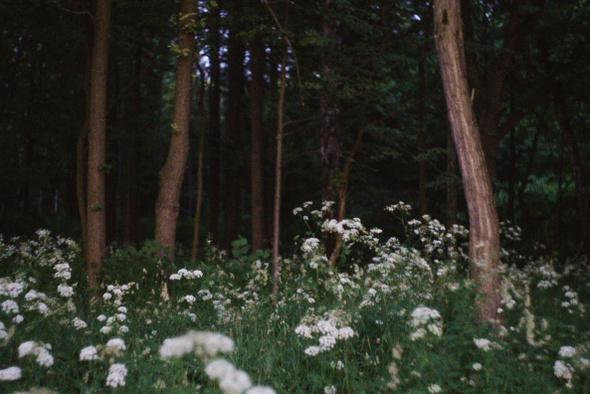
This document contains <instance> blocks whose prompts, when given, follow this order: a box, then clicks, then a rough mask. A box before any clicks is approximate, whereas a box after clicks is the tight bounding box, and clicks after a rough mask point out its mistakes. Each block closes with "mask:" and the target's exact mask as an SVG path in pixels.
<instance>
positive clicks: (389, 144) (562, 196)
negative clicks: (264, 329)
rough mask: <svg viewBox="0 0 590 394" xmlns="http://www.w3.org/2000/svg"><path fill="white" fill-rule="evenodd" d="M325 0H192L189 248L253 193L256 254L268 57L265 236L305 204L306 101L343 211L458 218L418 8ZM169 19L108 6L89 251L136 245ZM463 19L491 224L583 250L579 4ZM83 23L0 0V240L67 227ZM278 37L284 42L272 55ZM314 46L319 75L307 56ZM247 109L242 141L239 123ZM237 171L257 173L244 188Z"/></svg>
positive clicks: (73, 5)
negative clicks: (389, 209) (279, 152)
mask: <svg viewBox="0 0 590 394" xmlns="http://www.w3.org/2000/svg"><path fill="white" fill-rule="evenodd" d="M327 3H330V2H325V1H317V2H316V1H294V2H281V1H278V2H272V3H270V7H271V8H270V9H269V7H268V6H267V5H266V4H265V3H264V2H260V1H254V0H232V1H227V2H214V1H199V2H198V4H199V12H198V15H197V18H196V20H197V21H198V23H197V26H198V31H197V32H196V34H195V37H196V52H195V53H196V55H195V59H194V63H195V68H194V73H195V74H194V78H193V93H192V94H193V96H194V97H193V101H192V102H193V104H192V105H193V111H192V121H191V127H190V130H191V133H190V145H191V150H190V153H189V158H188V163H187V168H186V172H185V177H184V182H183V187H182V195H181V200H180V207H181V210H180V216H179V223H178V232H177V241H178V242H180V243H182V244H185V245H186V246H190V244H191V242H192V237H193V233H192V232H193V226H194V215H195V204H196V198H197V191H198V187H197V166H198V158H199V152H198V150H197V147H198V138H199V132H200V131H201V130H203V131H204V132H205V143H204V149H203V152H202V155H203V156H202V158H203V164H204V167H203V180H204V182H203V186H202V189H201V190H202V193H203V208H202V214H201V226H200V233H201V234H200V235H201V239H203V240H204V239H211V240H212V241H213V242H214V243H216V244H219V245H220V246H222V247H228V245H229V244H230V242H231V241H233V240H234V239H235V238H236V237H237V236H238V235H242V236H244V237H246V238H248V239H250V238H251V237H252V236H253V234H252V231H253V230H252V228H253V227H252V225H251V218H252V203H251V201H252V199H251V195H252V193H253V192H254V190H253V189H254V188H256V192H258V193H262V196H263V201H264V218H265V219H264V225H263V226H259V227H257V230H255V231H261V232H262V233H261V234H258V235H259V236H260V237H261V238H262V239H263V240H265V241H264V242H265V243H264V246H265V247H269V246H270V239H271V229H272V208H273V198H274V195H273V193H274V171H275V155H276V151H275V146H276V142H275V140H276V123H277V100H278V97H279V84H280V71H281V62H282V53H283V51H285V50H286V51H287V53H288V55H289V56H288V57H287V59H288V63H287V66H286V77H287V85H286V100H285V105H284V116H285V118H284V127H285V128H284V133H285V138H284V151H283V178H282V187H283V195H282V198H283V201H282V204H281V206H282V213H281V229H282V233H281V236H282V237H283V239H284V240H285V241H286V240H287V239H290V237H292V236H293V234H295V233H296V232H297V231H298V230H299V229H298V228H297V226H298V222H296V220H295V218H294V216H293V214H292V210H293V209H294V208H295V207H297V206H300V205H301V204H302V203H303V202H304V201H309V200H315V201H319V200H321V199H322V182H321V178H322V177H321V166H322V164H321V157H322V156H321V152H320V150H321V147H322V146H323V145H322V141H321V134H320V129H321V127H322V124H321V123H322V111H321V110H320V109H321V108H322V100H325V99H326V98H327V99H329V101H330V102H333V103H337V108H338V123H337V124H338V126H337V127H338V128H339V132H340V133H341V135H342V150H341V162H342V164H344V163H346V162H349V163H350V172H349V173H347V172H346V171H343V170H342V168H343V166H342V165H341V168H340V173H339V174H341V176H342V182H344V183H346V185H347V188H346V193H347V197H346V210H347V215H348V216H359V217H362V218H363V220H364V222H365V223H366V224H367V225H369V226H373V225H374V226H379V227H381V228H387V229H390V230H394V231H395V230H396V229H395V226H396V225H397V224H395V223H393V222H392V221H391V217H390V216H387V215H385V214H384V213H383V207H385V206H386V205H390V204H393V203H396V202H398V201H400V200H401V201H404V202H406V203H409V204H411V205H412V206H413V207H414V211H415V213H416V214H429V215H430V216H431V217H433V218H438V219H439V220H440V221H441V222H443V223H446V224H452V223H455V222H458V223H463V224H465V223H467V213H466V206H465V201H464V198H463V197H462V196H463V192H462V190H461V187H462V186H461V177H460V174H459V170H458V167H457V165H456V160H455V153H454V149H453V145H452V142H451V140H450V139H449V125H448V120H447V112H446V107H445V101H444V96H443V91H442V83H441V79H440V74H439V66H438V63H437V58H436V51H435V48H434V38H433V31H432V30H433V22H432V5H431V3H430V2H428V1H418V0H417V1H396V2H393V1H378V0H374V1H367V0H348V1H344V0H339V1H333V2H332V3H333V4H332V5H331V6H330V7H327V6H326V4H327ZM179 10H180V5H179V3H177V2H175V1H161V0H115V1H114V2H113V13H112V25H111V30H110V53H109V69H108V76H109V77H108V104H107V110H108V112H107V140H106V152H107V160H106V163H105V165H104V171H105V174H106V184H105V191H106V203H105V211H106V218H107V243H108V244H111V243H113V242H117V243H118V244H121V245H122V244H130V245H137V244H138V243H140V242H141V241H142V240H145V239H150V238H154V222H155V219H154V209H155V203H156V198H157V196H158V172H159V171H160V169H161V168H162V166H163V164H164V161H165V159H166V155H167V152H168V149H167V148H168V144H169V141H170V133H172V132H174V130H173V128H171V127H170V125H171V122H172V120H171V119H172V108H173V99H174V81H175V79H174V75H175V74H174V65H175V59H176V56H177V53H175V48H177V46H176V42H177V36H178V29H177V23H176V22H175V15H178V12H179ZM271 11H272V12H271ZM463 11H464V14H463V18H464V23H465V26H466V29H465V41H466V57H467V66H468V72H469V75H468V77H469V83H470V87H471V88H472V99H473V105H474V109H475V111H476V115H477V118H478V123H479V126H480V131H481V133H482V143H483V145H484V151H485V153H486V158H487V159H488V170H489V171H490V173H491V175H492V179H493V181H492V182H493V187H494V193H495V198H496V203H497V207H498V212H499V216H500V220H502V221H510V222H511V223H515V224H516V225H518V226H520V227H521V228H522V230H523V231H522V238H523V242H524V244H523V248H522V250H523V251H526V250H529V251H530V250H532V249H533V247H534V245H535V244H537V243H541V244H543V245H544V246H545V249H544V252H543V253H549V254H559V255H561V256H574V255H578V254H582V253H584V251H586V253H587V254H588V250H589V248H590V240H589V239H588V237H589V235H588V232H589V229H588V224H589V222H588V217H589V204H588V195H587V194H588V177H587V176H588V170H587V169H588V163H590V149H588V147H589V144H590V132H589V131H590V119H589V113H590V110H589V107H588V105H589V102H590V95H589V94H588V92H589V91H590V66H589V64H590V42H589V41H588V37H590V7H589V5H588V4H587V2H585V1H579V0H578V1H574V0H565V1H539V0H530V1H516V0H515V1H469V2H468V1H466V2H464V3H463ZM92 14H93V5H92V2H90V1H78V0H76V1H73V0H17V1H11V0H2V2H0V34H1V35H0V136H1V137H2V140H1V142H0V233H1V234H3V235H4V236H5V237H11V236H15V235H31V234H32V233H33V232H34V231H35V230H36V229H38V228H47V229H50V230H51V231H53V232H55V233H58V234H61V235H67V236H73V237H77V238H79V237H80V236H81V235H82V230H81V225H80V219H79V209H78V199H77V192H78V190H79V188H80V187H81V188H83V187H84V182H80V181H77V175H76V174H77V172H78V171H79V170H80V166H81V165H84V164H83V163H84V161H83V160H82V161H81V160H80V157H82V158H83V157H84V143H83V141H82V143H81V142H80V140H81V138H80V136H81V133H82V130H83V129H84V124H85V120H86V107H87V99H88V97H87V96H88V89H87V84H88V78H89V58H90V53H91V49H92V35H93V28H92V24H93V17H92ZM273 15H274V17H273ZM275 18H276V19H275ZM326 21H331V23H330V24H328V26H335V29H337V31H338V36H337V39H338V45H334V42H333V41H334V37H330V35H329V34H328V35H327V34H325V28H326V26H327V24H326ZM285 37H288V38H289V42H290V43H291V47H287V49H285V48H286V45H285V40H284V38H285ZM253 53H258V56H256V55H255V56H253ZM326 54H329V59H330V64H329V67H326V64H325V62H324V61H323V60H322V59H325V55H326ZM254 58H255V59H257V60H256V61H254V60H253V59H254ZM257 76H261V77H262V78H261V79H260V80H259V81H260V83H257V82H256V78H259V77H257ZM232 81H233V82H232ZM230 85H231V86H230ZM260 88H261V89H262V101H261V106H259V107H258V108H260V109H261V111H255V110H254V109H255V108H256V107H257V104H256V97H257V95H256V94H253V92H255V91H259V90H256V89H260ZM230 101H231V102H233V103H237V105H236V104H231V105H230ZM258 113H260V122H261V123H260V124H261V125H262V127H261V130H262V132H261V133H253V130H252V128H253V127H255V126H253V124H254V123H253V118H252V117H253V116H254V115H253V114H258ZM256 116H257V115H256ZM253 136H255V137H253ZM253 145H256V146H260V147H261V149H262V155H261V159H260V161H257V162H253V160H252V146H253ZM254 165H258V166H260V167H261V168H262V174H263V177H262V179H261V180H260V181H259V182H258V183H257V184H256V185H253V184H252V182H251V166H254ZM398 230H399V229H398ZM285 245H286V246H288V245H289V244H288V243H286V244H285Z"/></svg>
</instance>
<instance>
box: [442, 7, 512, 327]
mask: <svg viewBox="0 0 590 394" xmlns="http://www.w3.org/2000/svg"><path fill="white" fill-rule="evenodd" d="M459 3H460V0H436V1H435V2H434V27H435V41H436V49H437V53H438V57H439V62H440V70H441V75H442V80H443V87H444V92H445V98H446V102H447V109H448V116H449V122H450V124H451V129H452V132H453V138H454V141H455V147H456V149H457V155H458V159H459V165H460V167H461V174H462V176H463V184H464V188H465V198H466V200H467V208H468V212H469V227H470V233H469V234H470V235H469V237H470V238H469V263H470V272H471V277H472V279H473V280H474V282H475V283H476V285H478V287H479V289H480V291H481V293H482V297H481V298H480V299H478V301H477V314H478V320H480V321H485V322H488V321H492V322H493V323H494V324H495V325H498V324H499V321H500V317H501V316H500V306H501V297H500V271H499V269H498V268H499V259H500V242H499V225H498V214H497V211H496V206H495V203H494V196H493V193H492V186H491V182H490V176H489V174H488V169H487V167H486V160H485V156H484V152H483V148H482V143H481V137H480V135H479V130H478V127H477V122H476V119H475V114H474V112H473V108H472V106H471V100H470V96H469V88H468V85H467V72H466V66H465V53H464V48H463V26H462V21H461V12H460V4H459Z"/></svg>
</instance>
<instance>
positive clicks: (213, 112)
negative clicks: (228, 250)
mask: <svg viewBox="0 0 590 394" xmlns="http://www.w3.org/2000/svg"><path fill="white" fill-rule="evenodd" d="M219 18H220V16H219V7H215V8H214V9H213V11H212V15H211V19H212V21H213V24H212V26H211V52H210V53H209V59H210V61H211V68H210V70H211V71H210V74H211V87H210V88H209V138H210V140H209V152H210V156H209V159H208V162H209V165H210V171H209V228H210V232H211V237H212V238H213V241H218V240H219V227H218V223H219V201H220V200H219V189H220V182H221V177H220V174H221V170H220V161H219V158H220V154H221V135H220V133H219V130H220V124H219V121H220V120H219V114H220V101H219V100H220V86H221V81H220V77H221V69H220V66H221V61H220V59H219V56H220V55H219V47H220V45H221V43H220V42H221V34H220V33H219Z"/></svg>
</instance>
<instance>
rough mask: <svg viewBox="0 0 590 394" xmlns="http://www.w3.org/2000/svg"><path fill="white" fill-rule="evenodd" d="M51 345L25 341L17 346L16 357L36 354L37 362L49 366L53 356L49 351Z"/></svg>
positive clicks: (51, 363)
mask: <svg viewBox="0 0 590 394" xmlns="http://www.w3.org/2000/svg"><path fill="white" fill-rule="evenodd" d="M50 350H51V345H50V344H48V343H45V344H38V343H37V342H33V341H27V342H23V343H21V344H20V346H19V347H18V357H19V358H22V357H25V356H29V355H30V356H37V363H38V364H39V365H42V366H44V367H51V366H52V365H53V356H52V355H51V353H49V351H50Z"/></svg>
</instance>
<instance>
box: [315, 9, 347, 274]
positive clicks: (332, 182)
mask: <svg viewBox="0 0 590 394" xmlns="http://www.w3.org/2000/svg"><path fill="white" fill-rule="evenodd" d="M331 3H332V0H325V1H324V6H325V7H326V9H327V8H329V7H331ZM322 37H323V38H324V39H325V40H328V41H329V42H330V45H331V46H332V47H333V49H332V50H326V51H324V52H323V54H322V61H321V62H322V65H321V70H322V78H326V79H327V80H330V79H331V74H332V73H334V59H333V58H332V57H333V53H334V52H336V51H337V50H338V48H339V47H340V45H341V41H342V40H341V37H340V34H339V32H338V31H337V21H333V20H327V19H326V20H325V21H324V27H323V32H322ZM327 90H329V91H335V90H336V87H335V86H332V87H330V88H329V89H328V88H327ZM339 112H340V108H339V106H338V104H337V103H336V102H335V98H334V97H330V96H328V95H323V96H322V97H320V121H321V124H320V139H321V142H320V144H321V146H320V166H321V169H320V172H321V181H322V201H323V202H327V201H333V202H334V203H335V206H334V207H333V209H332V212H331V213H329V214H328V215H327V216H326V217H324V219H333V218H334V217H335V216H334V213H337V212H339V211H340V210H341V207H340V205H341V204H342V203H343V201H340V199H339V197H340V195H341V194H340V192H339V189H340V188H341V187H342V186H343V185H342V179H341V177H342V144H343V136H342V125H341V124H340V117H339ZM323 241H324V246H325V248H326V254H327V255H328V256H330V260H329V261H330V262H331V263H332V265H334V263H335V261H336V258H335V257H332V254H333V253H334V251H335V250H336V245H337V243H338V240H337V237H336V236H335V235H334V234H325V235H324V240H323Z"/></svg>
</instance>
